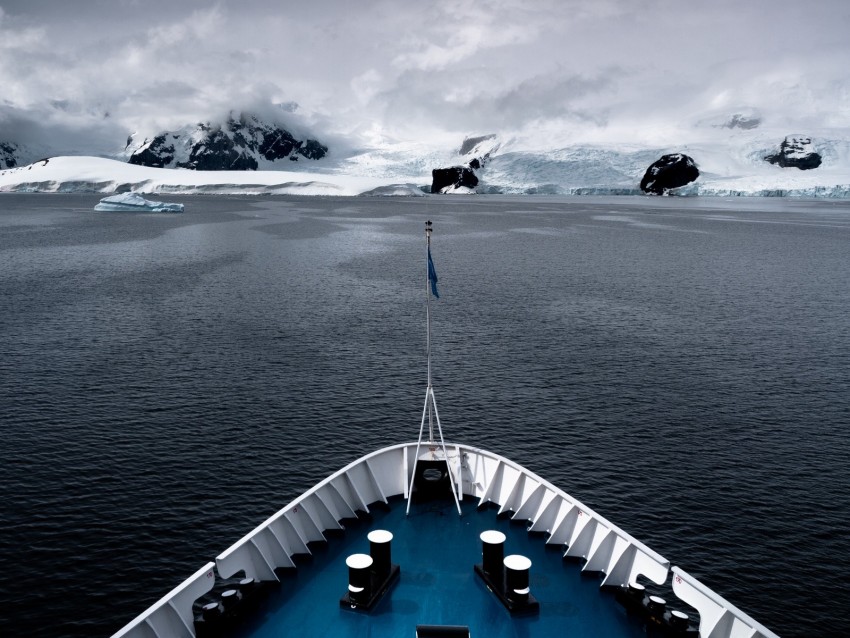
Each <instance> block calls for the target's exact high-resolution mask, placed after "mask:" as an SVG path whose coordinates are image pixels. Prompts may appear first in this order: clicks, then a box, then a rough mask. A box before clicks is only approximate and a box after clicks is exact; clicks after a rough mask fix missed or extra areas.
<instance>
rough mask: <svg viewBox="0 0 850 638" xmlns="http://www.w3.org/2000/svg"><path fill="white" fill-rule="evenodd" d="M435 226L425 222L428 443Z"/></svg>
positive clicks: (431, 426) (430, 436) (430, 432)
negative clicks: (432, 239)
mask: <svg viewBox="0 0 850 638" xmlns="http://www.w3.org/2000/svg"><path fill="white" fill-rule="evenodd" d="M432 232H433V227H432V225H431V221H430V220H429V221H427V222H425V251H426V258H427V262H426V263H427V264H428V271H427V272H426V275H425V323H426V325H427V333H428V335H427V339H426V343H427V350H428V388H427V393H426V395H425V404H426V405H427V406H428V443H433V442H434V424H433V421H432V418H431V403H430V402H429V401H428V394H429V393H431V392H433V391H434V390H433V386H432V385H431V270H430V267H431V233H432Z"/></svg>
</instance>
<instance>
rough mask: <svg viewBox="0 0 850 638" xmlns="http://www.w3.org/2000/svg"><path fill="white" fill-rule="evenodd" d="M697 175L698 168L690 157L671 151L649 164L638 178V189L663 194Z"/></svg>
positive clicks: (692, 179)
mask: <svg viewBox="0 0 850 638" xmlns="http://www.w3.org/2000/svg"><path fill="white" fill-rule="evenodd" d="M697 177H699V169H698V168H697V165H696V162H694V160H693V159H692V158H690V157H688V156H687V155H685V154H684V153H671V154H670V155H662V156H661V158H660V159H658V160H656V161H655V162H653V163H652V164H650V165H649V168H647V169H646V173H644V176H643V179H642V180H640V189H641V190H642V191H643V192H644V193H651V194H653V195H663V194H665V193H666V192H667V191H669V190H670V189H672V188H679V187H680V186H684V185H685V184H690V183H691V182H693V181H694V180H695V179H696V178H697Z"/></svg>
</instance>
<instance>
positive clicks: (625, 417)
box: [0, 194, 850, 637]
mask: <svg viewBox="0 0 850 638" xmlns="http://www.w3.org/2000/svg"><path fill="white" fill-rule="evenodd" d="M171 200H173V201H181V202H183V203H185V205H186V212H185V213H184V214H183V215H168V214H152V215H144V214H142V215H139V214H121V213H96V212H94V211H93V210H92V207H93V206H94V204H95V203H96V202H97V201H98V197H96V196H82V195H11V194H4V195H0V295H2V297H0V298H2V307H0V353H2V356H1V357H0V440H2V446H1V447H0V449H2V459H3V460H2V473H0V476H1V477H2V483H0V485H2V488H3V489H2V491H3V497H2V499H0V574H2V578H0V635H2V636H4V637H5V636H33V637H55V636H75V637H76V636H107V635H109V634H111V633H112V632H114V631H116V630H118V629H119V628H120V627H121V626H122V625H123V624H125V623H126V622H128V621H129V620H131V619H132V618H133V617H134V616H136V615H137V614H138V613H140V612H141V611H143V610H144V609H145V608H146V607H147V606H149V605H150V604H152V603H153V602H155V601H156V600H157V599H158V598H159V597H160V596H162V595H163V594H165V593H166V592H167V591H168V590H170V589H171V588H172V587H173V586H175V585H177V584H178V583H179V582H180V581H182V580H183V579H184V578H186V577H187V576H189V575H190V574H191V573H193V572H194V571H195V570H196V569H198V568H199V567H200V566H202V565H203V563H204V562H206V561H207V560H211V559H212V558H213V557H214V556H215V555H217V554H218V553H219V552H220V551H222V550H223V549H225V548H226V547H228V546H229V545H230V544H231V543H232V542H234V541H235V540H237V539H238V538H240V537H241V536H242V535H244V534H245V533H247V532H248V531H250V530H251V529H253V527H254V526H255V525H256V524H258V523H260V522H262V521H263V520H264V519H265V518H266V517H267V516H269V515H270V514H272V513H273V512H275V511H277V510H278V509H279V508H280V507H282V506H283V505H285V504H286V503H287V502H288V501H290V500H291V499H292V498H294V497H295V496H297V495H298V494H300V493H301V492H302V491H303V490H305V489H307V488H309V487H310V486H312V485H313V484H314V483H315V482H316V481H318V480H319V479H321V478H324V477H325V476H326V475H327V474H329V473H330V472H331V471H334V470H336V469H338V468H340V467H342V466H343V465H345V464H347V463H349V462H350V461H352V460H354V459H355V458H357V457H359V456H361V455H362V454H364V453H366V452H368V451H371V450H373V449H375V448H377V447H379V446H384V445H388V444H391V443H396V442H402V441H408V440H415V438H416V435H417V432H418V426H419V419H420V416H421V414H420V410H421V408H422V401H423V399H424V391H425V361H424V349H425V320H424V318H425V314H424V290H425V282H424V277H425V258H424V234H423V226H424V221H425V220H426V219H431V220H433V222H434V227H435V231H434V237H433V255H434V261H435V265H436V268H437V272H438V273H439V276H440V292H441V299H440V300H439V301H436V302H435V303H434V306H433V320H434V323H433V340H434V342H433V357H434V384H435V391H436V396H437V401H438V404H439V409H440V416H441V420H442V423H443V428H444V431H445V434H446V436H447V438H449V439H452V440H457V441H461V442H465V443H469V444H477V445H480V446H481V447H484V448H487V449H491V450H492V451H494V452H499V453H501V454H504V455H506V456H509V457H511V458H513V459H514V460H515V461H517V462H519V463H521V464H523V465H525V466H526V467H528V468H529V469H531V470H532V471H534V472H536V473H538V474H540V475H541V476H543V477H545V478H547V479H548V480H550V481H551V482H553V483H554V484H556V485H558V486H559V487H561V488H562V489H564V490H565V491H567V492H568V493H570V494H572V495H573V496H574V497H576V498H578V499H580V500H582V501H584V502H585V503H586V504H587V505H588V506H590V507H592V508H594V509H596V510H597V511H598V512H600V513H601V514H602V515H604V516H606V517H607V518H609V519H610V520H611V521H613V522H614V523H616V524H617V525H619V526H620V527H622V528H623V529H625V530H626V531H627V532H629V533H631V534H632V535H634V536H636V537H637V538H639V539H640V540H642V541H644V542H645V543H646V544H647V545H649V546H650V547H651V548H653V549H654V550H656V551H657V552H659V553H661V554H662V555H664V556H665V557H667V558H668V559H670V560H671V561H672V562H673V564H676V565H679V566H680V567H682V568H683V569H685V570H686V571H688V572H690V573H691V574H693V575H694V576H696V577H697V578H699V579H701V580H702V581H703V582H704V583H705V584H706V585H708V586H709V587H711V588H713V589H714V590H715V591H717V592H718V593H720V594H721V595H722V596H724V597H726V598H727V599H728V600H729V601H731V602H732V603H733V604H735V605H737V606H738V607H740V608H741V609H743V610H744V611H745V612H747V613H749V614H750V615H752V616H753V617H755V618H756V619H757V620H759V621H760V622H762V623H763V624H765V625H766V626H767V627H769V628H770V629H772V630H774V631H776V632H777V633H779V634H780V635H782V636H815V635H819V636H829V635H845V634H846V633H847V625H848V615H850V614H848V609H850V590H848V588H847V587H846V577H847V575H848V574H850V543H848V540H850V537H849V536H848V531H847V530H848V528H850V478H848V470H850V460H848V459H849V458H850V437H848V434H847V429H848V427H850V257H849V256H850V203H848V202H829V201H818V202H807V201H794V200H720V199H701V200H700V199H672V198H671V199H658V198H610V199H604V198H576V199H570V198H554V197H552V198H549V197H539V198H534V197H516V198H511V197H469V198H464V197H458V198H451V197H429V198H422V199H412V200H408V199H394V198H384V199H380V198H375V199H371V198H349V199H333V198H312V199H308V198H304V199H299V198H271V199H268V198H265V199H250V198H225V197H175V198H171Z"/></svg>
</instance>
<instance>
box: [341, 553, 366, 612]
mask: <svg viewBox="0 0 850 638" xmlns="http://www.w3.org/2000/svg"><path fill="white" fill-rule="evenodd" d="M345 564H346V565H348V597H349V599H350V600H351V602H352V604H358V605H365V604H366V603H368V602H369V598H370V596H371V595H372V591H371V582H370V581H371V575H370V572H371V569H372V557H371V556H369V555H368V554H352V555H351V556H349V557H348V558H346V559H345Z"/></svg>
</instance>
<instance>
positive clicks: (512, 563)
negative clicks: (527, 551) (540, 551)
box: [504, 554, 531, 603]
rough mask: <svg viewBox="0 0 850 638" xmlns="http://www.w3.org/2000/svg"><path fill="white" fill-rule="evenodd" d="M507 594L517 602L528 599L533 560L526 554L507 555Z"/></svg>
mask: <svg viewBox="0 0 850 638" xmlns="http://www.w3.org/2000/svg"><path fill="white" fill-rule="evenodd" d="M504 564H505V596H506V597H507V598H508V599H509V600H511V601H512V602H516V603H524V602H527V601H528V594H529V591H530V590H529V588H528V572H529V570H530V569H531V561H530V560H529V559H528V558H526V557H525V556H520V555H519V554H511V555H510V556H505V560H504Z"/></svg>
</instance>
